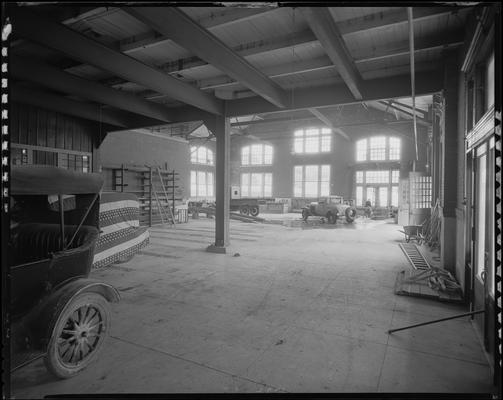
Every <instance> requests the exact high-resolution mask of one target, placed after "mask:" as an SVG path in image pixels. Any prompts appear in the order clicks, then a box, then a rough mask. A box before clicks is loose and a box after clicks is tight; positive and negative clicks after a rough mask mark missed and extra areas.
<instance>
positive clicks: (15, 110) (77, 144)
mask: <svg viewBox="0 0 503 400" xmlns="http://www.w3.org/2000/svg"><path fill="white" fill-rule="evenodd" d="M9 117H10V133H11V141H12V143H19V144H28V145H32V146H43V147H51V148H55V149H67V150H75V151H84V152H92V151H93V147H94V146H95V144H94V143H95V140H94V137H95V133H96V130H97V127H96V124H95V123H93V122H91V121H87V120H84V119H80V118H76V117H72V116H69V115H65V114H60V113H57V112H54V111H48V110H43V109H41V108H38V107H33V106H29V105H25V104H19V103H11V105H10V115H9Z"/></svg>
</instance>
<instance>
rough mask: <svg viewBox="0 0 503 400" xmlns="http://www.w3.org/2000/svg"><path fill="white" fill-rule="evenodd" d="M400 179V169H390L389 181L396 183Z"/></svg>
mask: <svg viewBox="0 0 503 400" xmlns="http://www.w3.org/2000/svg"><path fill="white" fill-rule="evenodd" d="M399 181H400V171H399V170H398V169H394V170H393V171H391V183H398V182H399Z"/></svg>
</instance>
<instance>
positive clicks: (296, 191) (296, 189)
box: [293, 182, 302, 197]
mask: <svg viewBox="0 0 503 400" xmlns="http://www.w3.org/2000/svg"><path fill="white" fill-rule="evenodd" d="M293 196H294V197H302V182H295V183H294V185H293Z"/></svg>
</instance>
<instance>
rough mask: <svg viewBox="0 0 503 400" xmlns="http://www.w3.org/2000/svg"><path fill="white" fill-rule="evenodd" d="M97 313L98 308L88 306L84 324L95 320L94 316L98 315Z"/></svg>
mask: <svg viewBox="0 0 503 400" xmlns="http://www.w3.org/2000/svg"><path fill="white" fill-rule="evenodd" d="M93 311H94V312H93ZM91 312H93V313H92V314H91ZM96 314H98V310H96V309H95V308H93V307H88V309H87V313H86V316H85V317H84V321H83V323H84V324H89V323H90V322H91V321H92V320H93V318H94V317H95V316H96Z"/></svg>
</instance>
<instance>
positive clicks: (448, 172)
mask: <svg viewBox="0 0 503 400" xmlns="http://www.w3.org/2000/svg"><path fill="white" fill-rule="evenodd" d="M458 71H459V64H458V52H457V51H455V50H454V51H446V52H445V54H444V99H445V110H444V113H445V114H444V123H443V126H442V127H441V129H442V130H443V132H442V133H443V134H442V146H441V154H440V157H441V163H442V169H441V171H442V178H441V185H442V186H441V187H440V193H441V206H442V224H441V234H440V259H441V262H442V265H443V266H444V268H445V269H446V270H448V271H449V272H452V273H455V269H456V239H455V238H456V206H457V190H458V182H457V179H456V177H457V174H458V154H457V152H458V76H459V75H458Z"/></svg>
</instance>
